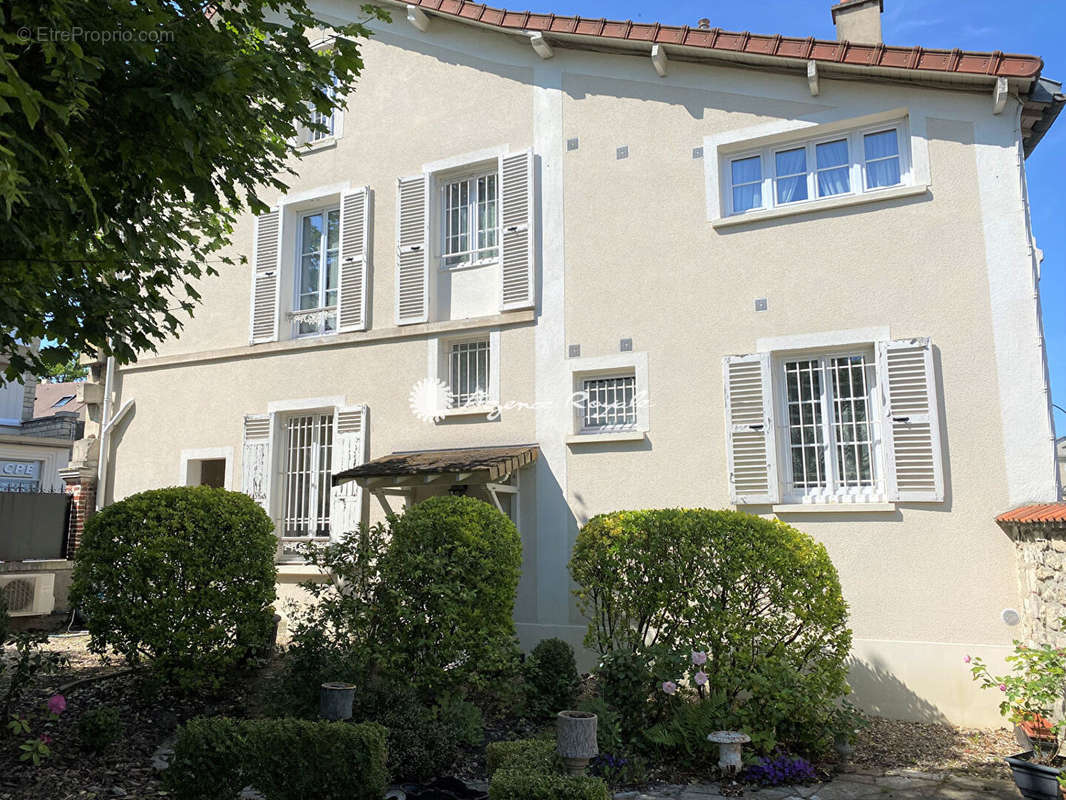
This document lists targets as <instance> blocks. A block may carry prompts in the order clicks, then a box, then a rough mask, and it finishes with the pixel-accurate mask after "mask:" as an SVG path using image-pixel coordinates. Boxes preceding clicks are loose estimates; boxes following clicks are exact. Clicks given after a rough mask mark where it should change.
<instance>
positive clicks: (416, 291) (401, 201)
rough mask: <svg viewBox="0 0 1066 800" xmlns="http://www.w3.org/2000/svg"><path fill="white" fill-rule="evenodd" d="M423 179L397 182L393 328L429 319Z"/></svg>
mask: <svg viewBox="0 0 1066 800" xmlns="http://www.w3.org/2000/svg"><path fill="white" fill-rule="evenodd" d="M426 185H427V181H426V176H425V175H418V176H416V177H414V178H400V181H399V186H398V189H397V193H396V195H397V200H396V202H397V210H396V219H397V225H396V237H397V242H396V324H397V325H410V324H412V323H416V322H426V321H427V320H428V319H429V247H428V239H429V235H428V230H429V228H428V225H427V222H428V216H427V211H426V209H427V206H428V198H427V196H426Z"/></svg>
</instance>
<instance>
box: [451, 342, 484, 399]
mask: <svg viewBox="0 0 1066 800" xmlns="http://www.w3.org/2000/svg"><path fill="white" fill-rule="evenodd" d="M448 380H449V383H448V407H449V408H463V407H473V406H484V405H487V404H488V402H489V386H490V383H489V340H488V339H476V340H474V341H469V342H454V343H453V344H452V346H451V349H450V351H449V353H448Z"/></svg>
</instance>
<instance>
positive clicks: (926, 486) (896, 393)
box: [877, 339, 944, 503]
mask: <svg viewBox="0 0 1066 800" xmlns="http://www.w3.org/2000/svg"><path fill="white" fill-rule="evenodd" d="M877 365H878V376H877V380H878V385H879V387H880V395H881V408H882V413H883V414H884V423H883V424H882V426H881V427H882V432H881V436H882V439H883V441H884V448H885V463H886V464H887V465H888V469H887V470H886V472H887V480H886V485H887V486H886V488H887V493H888V498H889V500H891V501H898V502H903V503H906V502H913V503H940V502H943V500H944V464H943V453H942V451H941V446H940V419H939V417H938V415H937V399H936V398H937V384H936V374H935V372H934V369H933V345H932V343H931V342H930V341H929V339H905V340H899V341H893V342H878V343H877Z"/></svg>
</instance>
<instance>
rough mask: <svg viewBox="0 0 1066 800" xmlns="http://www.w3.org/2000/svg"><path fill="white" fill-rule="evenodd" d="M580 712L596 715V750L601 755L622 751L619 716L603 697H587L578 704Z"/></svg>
mask: <svg viewBox="0 0 1066 800" xmlns="http://www.w3.org/2000/svg"><path fill="white" fill-rule="evenodd" d="M577 710H578V711H585V712H587V713H589V714H595V715H596V748H597V749H598V750H599V751H600V752H601V753H618V752H620V751H621V750H622V746H623V740H622V724H621V721H620V719H619V717H618V714H617V713H615V711H614V710H613V709H611V708H610V707H609V706H608V705H607V703H606V701H604V699H603V698H602V697H586V698H584V699H583V700H581V702H579V703H578V704H577Z"/></svg>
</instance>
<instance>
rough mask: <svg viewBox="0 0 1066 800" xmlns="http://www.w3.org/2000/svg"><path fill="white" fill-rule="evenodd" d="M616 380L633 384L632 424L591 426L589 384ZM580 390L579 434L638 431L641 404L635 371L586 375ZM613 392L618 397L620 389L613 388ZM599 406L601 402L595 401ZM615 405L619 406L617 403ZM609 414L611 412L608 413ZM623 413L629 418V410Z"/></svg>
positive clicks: (581, 379)
mask: <svg viewBox="0 0 1066 800" xmlns="http://www.w3.org/2000/svg"><path fill="white" fill-rule="evenodd" d="M616 380H631V381H632V382H633V389H632V392H633V408H632V417H633V421H632V422H622V423H616V424H614V425H611V424H603V425H589V424H588V417H589V402H590V400H592V397H591V394H590V391H589V384H590V383H596V382H599V381H616ZM580 384H581V385H580V389H579V390H578V394H579V395H580V403H581V407H580V408H579V409H578V414H579V419H578V422H577V425H578V433H579V434H581V435H589V434H601V433H618V432H622V431H635V430H636V429H637V405H638V404H639V400H640V399H639V397H638V390H637V373H636V370H634V369H623V370H618V371H615V372H604V373H586V374H583V375H581V376H580ZM611 391H613V392H615V394H616V396H617V392H618V389H617V388H613V389H612V390H611ZM595 402H596V403H597V404H598V403H599V400H596V401H595ZM613 405H617V402H616V403H614V404H613ZM608 413H609V412H608ZM621 413H623V414H625V415H626V416H629V413H630V412H629V410H628V409H625V408H623V409H621Z"/></svg>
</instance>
